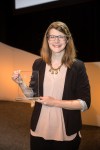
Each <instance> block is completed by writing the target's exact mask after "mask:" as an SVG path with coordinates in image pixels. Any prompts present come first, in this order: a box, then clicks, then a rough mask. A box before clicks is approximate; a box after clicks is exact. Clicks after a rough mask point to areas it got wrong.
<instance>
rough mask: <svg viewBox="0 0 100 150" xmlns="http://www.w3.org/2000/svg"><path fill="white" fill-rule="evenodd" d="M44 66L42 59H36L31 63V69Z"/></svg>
mask: <svg viewBox="0 0 100 150" xmlns="http://www.w3.org/2000/svg"><path fill="white" fill-rule="evenodd" d="M44 65H45V62H44V60H43V59H42V58H38V59H36V60H35V61H34V63H33V68H34V69H35V68H39V67H40V66H44Z"/></svg>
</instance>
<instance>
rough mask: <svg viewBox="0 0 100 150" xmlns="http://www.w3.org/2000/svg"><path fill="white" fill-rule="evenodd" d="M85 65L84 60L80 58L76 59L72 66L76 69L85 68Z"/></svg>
mask: <svg viewBox="0 0 100 150" xmlns="http://www.w3.org/2000/svg"><path fill="white" fill-rule="evenodd" d="M84 67H85V64H84V62H83V61H82V60H79V59H76V60H75V61H74V63H73V64H72V68H76V69H79V68H84Z"/></svg>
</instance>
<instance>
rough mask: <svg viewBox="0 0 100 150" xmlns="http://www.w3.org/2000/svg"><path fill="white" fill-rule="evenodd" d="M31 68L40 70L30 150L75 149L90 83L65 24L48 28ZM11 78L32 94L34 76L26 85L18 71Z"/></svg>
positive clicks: (76, 149)
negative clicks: (28, 84)
mask: <svg viewBox="0 0 100 150" xmlns="http://www.w3.org/2000/svg"><path fill="white" fill-rule="evenodd" d="M32 70H33V71H35V70H36V71H39V93H40V97H39V98H38V99H37V100H36V103H35V106H34V110H33V113H32V118H31V129H30V147H31V150H33V149H34V147H36V148H37V149H38V150H40V149H44V150H47V149H52V150H53V149H57V148H59V149H61V150H78V148H79V145H80V142H81V134H80V130H81V127H82V121H81V111H86V110H87V109H89V107H90V99H91V97H90V84H89V80H88V76H87V73H86V68H85V65H84V63H83V62H82V61H80V60H78V59H76V50H75V46H74V42H73V38H72V35H71V33H70V31H69V29H68V27H67V25H66V24H65V23H63V22H60V21H56V22H53V23H51V24H50V26H49V27H48V28H47V30H46V32H45V35H44V39H43V45H42V48H41V58H39V59H37V60H36V61H35V62H34V63H33V68H32ZM12 78H13V80H14V81H15V82H17V83H19V85H20V87H21V89H22V90H23V92H24V94H25V95H26V96H27V97H32V96H33V93H34V83H35V82H34V78H33V76H32V78H31V81H30V86H29V88H28V87H27V86H26V85H25V83H24V82H23V80H22V78H21V76H20V73H19V71H15V72H14V74H13V76H12Z"/></svg>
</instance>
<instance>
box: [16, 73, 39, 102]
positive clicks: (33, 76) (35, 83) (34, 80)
mask: <svg viewBox="0 0 100 150" xmlns="http://www.w3.org/2000/svg"><path fill="white" fill-rule="evenodd" d="M20 75H21V77H22V80H23V81H24V83H25V84H26V85H27V87H28V88H27V90H26V91H25V92H27V93H29V92H30V91H31V90H32V92H33V96H30V97H26V96H25V92H23V90H22V89H21V87H20V86H19V85H18V92H17V98H16V100H19V101H25V102H27V101H31V100H36V99H38V97H39V71H32V72H31V71H21V72H20ZM30 81H31V82H30ZM29 86H31V87H32V88H30V87H29Z"/></svg>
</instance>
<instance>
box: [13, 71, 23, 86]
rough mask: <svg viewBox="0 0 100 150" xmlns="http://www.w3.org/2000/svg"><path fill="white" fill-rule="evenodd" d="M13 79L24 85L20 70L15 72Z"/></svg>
mask: <svg viewBox="0 0 100 150" xmlns="http://www.w3.org/2000/svg"><path fill="white" fill-rule="evenodd" d="M12 79H13V80H14V81H15V82H16V83H18V84H19V83H22V77H21V75H20V70H16V71H14V72H13V75H12Z"/></svg>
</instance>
